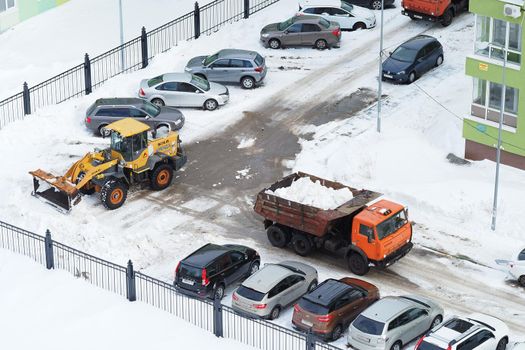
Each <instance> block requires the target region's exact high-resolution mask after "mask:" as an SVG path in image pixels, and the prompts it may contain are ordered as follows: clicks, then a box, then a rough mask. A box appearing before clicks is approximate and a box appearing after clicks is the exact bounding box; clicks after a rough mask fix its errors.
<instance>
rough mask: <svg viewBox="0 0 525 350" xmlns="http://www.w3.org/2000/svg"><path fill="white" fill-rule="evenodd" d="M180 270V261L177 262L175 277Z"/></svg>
mask: <svg viewBox="0 0 525 350" xmlns="http://www.w3.org/2000/svg"><path fill="white" fill-rule="evenodd" d="M179 270H180V261H179V263H178V264H177V267H176V268H175V278H177V274H178V273H179Z"/></svg>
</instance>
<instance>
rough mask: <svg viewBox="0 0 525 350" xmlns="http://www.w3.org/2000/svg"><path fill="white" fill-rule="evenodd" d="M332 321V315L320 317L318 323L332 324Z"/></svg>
mask: <svg viewBox="0 0 525 350" xmlns="http://www.w3.org/2000/svg"><path fill="white" fill-rule="evenodd" d="M331 320H332V315H326V316H318V317H317V321H319V322H330V321H331Z"/></svg>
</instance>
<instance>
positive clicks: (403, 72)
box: [397, 70, 406, 74]
mask: <svg viewBox="0 0 525 350" xmlns="http://www.w3.org/2000/svg"><path fill="white" fill-rule="evenodd" d="M405 73H406V72H405V71H404V70H402V71H401V72H398V73H397V74H405Z"/></svg>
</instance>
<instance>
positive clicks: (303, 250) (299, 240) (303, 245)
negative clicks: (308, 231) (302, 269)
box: [292, 233, 312, 256]
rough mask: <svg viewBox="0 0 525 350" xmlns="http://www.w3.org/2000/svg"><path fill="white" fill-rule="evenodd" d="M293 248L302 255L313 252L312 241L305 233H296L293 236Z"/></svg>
mask: <svg viewBox="0 0 525 350" xmlns="http://www.w3.org/2000/svg"><path fill="white" fill-rule="evenodd" d="M292 245H293V250H294V251H295V252H296V253H297V254H298V255H300V256H307V255H308V254H310V253H311V252H312V243H311V242H310V240H309V239H308V237H306V236H305V235H303V234H300V233H296V234H294V235H293V237H292Z"/></svg>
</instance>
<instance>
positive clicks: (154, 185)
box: [150, 164, 173, 191]
mask: <svg viewBox="0 0 525 350" xmlns="http://www.w3.org/2000/svg"><path fill="white" fill-rule="evenodd" d="M171 180H173V168H172V167H171V165H169V164H161V165H158V166H156V167H155V169H153V171H152V172H151V175H150V187H151V189H152V190H154V191H161V190H163V189H165V188H167V187H169V185H171Z"/></svg>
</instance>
